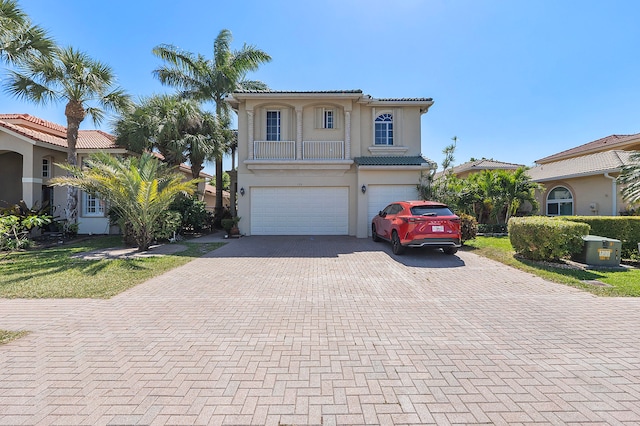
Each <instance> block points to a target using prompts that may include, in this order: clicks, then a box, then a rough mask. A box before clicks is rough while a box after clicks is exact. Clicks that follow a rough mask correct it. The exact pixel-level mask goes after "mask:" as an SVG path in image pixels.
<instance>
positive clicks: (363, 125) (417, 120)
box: [227, 90, 435, 238]
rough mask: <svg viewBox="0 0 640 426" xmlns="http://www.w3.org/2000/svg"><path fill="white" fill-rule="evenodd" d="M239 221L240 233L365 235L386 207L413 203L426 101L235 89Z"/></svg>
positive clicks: (425, 163)
mask: <svg viewBox="0 0 640 426" xmlns="http://www.w3.org/2000/svg"><path fill="white" fill-rule="evenodd" d="M227 102H228V103H229V104H230V105H231V106H232V107H233V109H234V110H235V111H236V112H237V113H238V177H237V180H238V194H239V196H238V216H240V218H241V220H240V223H239V227H240V232H241V233H242V234H244V235H352V236H357V237H361V238H365V237H367V236H368V235H369V234H370V226H371V225H370V224H371V219H372V218H373V216H375V215H376V214H377V213H378V211H379V210H381V209H382V208H384V207H385V206H386V205H387V204H388V203H389V202H392V201H397V200H403V199H404V200H406V199H415V198H417V196H418V194H417V189H416V187H417V185H418V183H419V181H420V176H421V172H422V171H425V172H428V171H429V170H431V169H433V168H434V167H435V164H434V163H433V162H431V161H430V160H428V159H426V158H424V157H423V156H422V154H421V137H420V127H421V117H422V115H423V114H425V113H426V112H427V111H428V110H429V108H430V107H431V105H432V104H433V101H432V99H430V98H412V99H406V98H400V99H376V98H373V97H371V96H369V95H366V94H363V93H362V91H361V90H349V91H315V92H314V91H309V92H288V91H241V92H234V93H233V94H231V95H230V96H229V97H228V98H227Z"/></svg>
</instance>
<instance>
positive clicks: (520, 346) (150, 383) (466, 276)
mask: <svg viewBox="0 0 640 426" xmlns="http://www.w3.org/2000/svg"><path fill="white" fill-rule="evenodd" d="M0 328H2V329H12V330H20V329H26V330H29V331H31V333H30V334H28V335H27V336H26V337H24V338H21V339H19V340H17V341H14V342H11V343H9V344H7V345H3V346H0V424H2V425H20V424H42V425H47V424H92V425H93V424H96V425H100V424H114V425H115V424H203V425H204V424H273V425H277V424H317V425H320V424H322V425H332V424H473V423H488V424H538V423H539V424H571V423H574V424H588V423H594V424H595V423H599V424H603V423H605V424H629V425H631V424H639V423H640V300H639V299H633V298H600V297H595V296H593V295H591V294H589V293H585V292H582V291H579V290H576V289H573V288H571V287H567V286H563V285H560V284H553V283H549V282H546V281H544V280H542V279H540V278H537V277H534V276H532V275H530V274H526V273H523V272H520V271H517V270H514V269H511V268H508V267H506V266H503V265H500V264H498V263H495V262H492V261H490V260H487V259H483V258H480V257H478V256H475V255H474V254H472V253H469V252H459V253H458V255H456V256H446V255H444V254H442V253H436V252H430V251H428V250H413V251H409V252H407V254H406V255H405V256H402V257H396V256H394V255H392V254H391V253H390V247H389V245H388V244H384V243H381V244H376V243H373V242H372V241H369V240H363V239H356V238H351V237H255V236H254V237H246V238H242V239H240V240H237V241H233V242H231V243H230V244H227V245H226V246H224V247H222V248H220V249H218V250H216V251H214V252H212V253H210V254H209V255H207V256H206V257H204V258H201V259H197V260H195V261H193V262H191V263H190V264H188V265H186V266H183V267H181V268H178V269H175V270H173V271H170V272H169V273H166V274H164V275H162V276H160V277H157V278H155V279H152V280H150V281H148V282H146V283H144V284H142V285H139V286H137V287H135V288H133V289H131V290H130V291H127V292H125V293H122V294H120V295H118V296H116V297H114V298H112V299H110V300H6V299H4V300H0Z"/></svg>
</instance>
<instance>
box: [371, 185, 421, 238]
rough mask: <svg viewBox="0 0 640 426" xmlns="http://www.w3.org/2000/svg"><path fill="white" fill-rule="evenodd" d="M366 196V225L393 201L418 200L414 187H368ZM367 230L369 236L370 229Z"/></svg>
mask: <svg viewBox="0 0 640 426" xmlns="http://www.w3.org/2000/svg"><path fill="white" fill-rule="evenodd" d="M367 194H368V205H367V213H368V218H369V222H368V223H371V220H372V219H373V218H374V217H375V215H377V214H378V212H379V211H380V210H382V209H384V208H385V207H386V206H387V205H389V204H390V203H392V202H394V201H407V200H417V199H419V196H418V189H417V187H416V185H369V188H368V189H367ZM368 228H369V231H368V232H369V235H371V227H370V226H368Z"/></svg>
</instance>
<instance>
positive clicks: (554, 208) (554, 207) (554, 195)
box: [547, 186, 573, 216]
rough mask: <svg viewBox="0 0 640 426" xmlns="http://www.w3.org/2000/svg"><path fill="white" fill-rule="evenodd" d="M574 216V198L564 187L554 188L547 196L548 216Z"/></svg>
mask: <svg viewBox="0 0 640 426" xmlns="http://www.w3.org/2000/svg"><path fill="white" fill-rule="evenodd" d="M572 214H573V196H572V195H571V191H569V189H567V188H565V187H564V186H558V187H556V188H553V189H552V190H551V191H550V192H549V195H547V215H549V216H570V215H572Z"/></svg>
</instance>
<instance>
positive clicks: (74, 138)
mask: <svg viewBox="0 0 640 426" xmlns="http://www.w3.org/2000/svg"><path fill="white" fill-rule="evenodd" d="M64 113H65V115H66V116H67V163H68V164H69V165H70V166H76V165H77V164H78V154H77V150H76V144H77V142H78V130H79V129H80V123H82V120H84V117H85V115H86V111H85V110H84V108H83V107H82V104H80V103H79V102H69V103H68V104H67V106H66V108H65V112H64ZM65 213H66V216H67V223H68V224H69V225H73V224H76V223H78V189H77V188H74V187H72V186H68V187H67V209H66V212H65Z"/></svg>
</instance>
